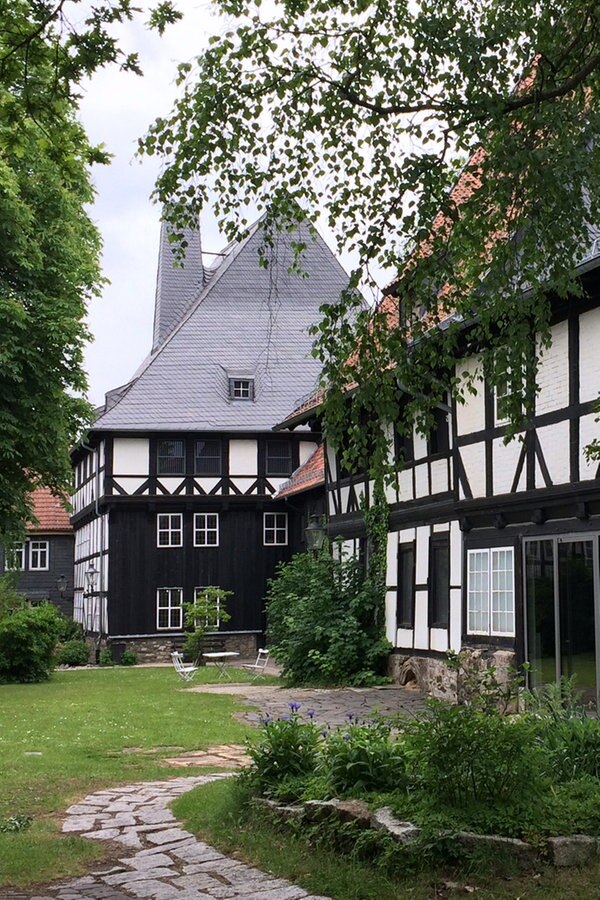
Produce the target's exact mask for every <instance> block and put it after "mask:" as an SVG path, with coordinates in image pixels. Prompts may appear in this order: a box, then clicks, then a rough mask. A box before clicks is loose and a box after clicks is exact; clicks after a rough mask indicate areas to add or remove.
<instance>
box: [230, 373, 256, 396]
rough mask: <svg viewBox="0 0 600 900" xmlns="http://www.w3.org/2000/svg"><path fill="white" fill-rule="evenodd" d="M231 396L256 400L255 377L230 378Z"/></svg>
mask: <svg viewBox="0 0 600 900" xmlns="http://www.w3.org/2000/svg"><path fill="white" fill-rule="evenodd" d="M229 397H230V399H231V400H254V379H253V378H230V379H229Z"/></svg>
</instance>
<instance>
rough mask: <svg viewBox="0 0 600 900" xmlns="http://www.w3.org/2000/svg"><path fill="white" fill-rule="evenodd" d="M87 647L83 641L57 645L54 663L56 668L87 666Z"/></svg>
mask: <svg viewBox="0 0 600 900" xmlns="http://www.w3.org/2000/svg"><path fill="white" fill-rule="evenodd" d="M88 661H89V651H88V646H87V644H86V643H85V642H84V641H81V640H72V641H66V642H65V643H64V644H59V646H58V649H57V651H56V654H55V657H54V662H55V664H56V665H57V666H87V664H88Z"/></svg>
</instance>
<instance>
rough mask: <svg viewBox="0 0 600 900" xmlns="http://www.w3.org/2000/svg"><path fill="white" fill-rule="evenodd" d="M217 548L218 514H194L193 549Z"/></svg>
mask: <svg viewBox="0 0 600 900" xmlns="http://www.w3.org/2000/svg"><path fill="white" fill-rule="evenodd" d="M218 546H219V513H194V547H218Z"/></svg>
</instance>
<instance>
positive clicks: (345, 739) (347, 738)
mask: <svg viewBox="0 0 600 900" xmlns="http://www.w3.org/2000/svg"><path fill="white" fill-rule="evenodd" d="M342 739H343V740H344V741H349V740H350V735H349V734H348V732H346V734H343V735H342Z"/></svg>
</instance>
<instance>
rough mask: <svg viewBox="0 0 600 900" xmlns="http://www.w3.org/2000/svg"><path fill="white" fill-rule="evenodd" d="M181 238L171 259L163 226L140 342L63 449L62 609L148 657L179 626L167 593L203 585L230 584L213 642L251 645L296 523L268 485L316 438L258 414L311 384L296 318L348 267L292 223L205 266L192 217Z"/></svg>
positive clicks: (283, 404) (307, 344)
mask: <svg viewBox="0 0 600 900" xmlns="http://www.w3.org/2000/svg"><path fill="white" fill-rule="evenodd" d="M293 240H294V241H297V240H301V241H303V242H304V243H305V244H306V251H305V252H304V255H303V258H302V269H303V273H302V276H299V275H297V274H294V273H292V272H291V271H290V269H291V264H292V262H293V258H292V249H291V244H292V241H293ZM187 242H188V246H187V250H186V257H185V265H184V267H183V268H181V267H173V252H172V244H171V243H170V242H169V235H168V232H167V229H166V227H165V226H163V229H162V232H161V243H160V251H159V265H158V278H157V288H156V299H155V318H154V335H153V346H152V350H151V353H150V355H149V356H148V357H147V359H146V360H145V361H144V362H143V363H142V365H141V366H140V367H139V369H138V370H137V372H136V373H135V375H134V377H133V378H132V380H131V381H130V382H129V383H128V384H126V385H124V386H123V387H120V388H117V389H115V390H114V391H111V392H110V393H109V394H108V395H107V396H106V402H105V404H104V407H103V408H102V409H101V410H99V413H98V417H97V419H96V422H95V424H94V426H93V428H92V430H91V432H90V434H89V436H88V438H87V439H86V443H85V444H82V445H81V446H80V447H79V448H77V450H76V451H75V452H74V454H73V464H74V470H75V489H74V496H73V526H74V529H75V617H76V618H77V619H78V620H80V621H81V622H82V623H83V624H84V626H85V628H86V630H87V631H88V632H92V633H95V634H97V635H100V636H105V637H106V638H107V639H108V641H109V642H110V643H113V644H120V645H121V647H123V646H127V647H128V648H131V649H135V650H137V652H138V653H141V654H142V656H147V657H154V658H156V657H158V656H162V657H165V655H166V653H167V652H168V651H169V650H170V649H171V648H172V645H173V643H174V642H177V640H180V639H181V636H182V630H183V611H182V605H183V604H184V603H186V602H190V601H192V600H193V598H194V596H195V595H196V594H197V593H198V592H201V591H202V590H203V588H205V587H207V586H218V587H220V588H223V589H225V590H228V591H232V592H233V596H232V597H231V599H230V600H229V601H228V603H227V611H228V613H229V614H230V616H231V619H230V620H229V621H228V622H227V623H226V624H225V623H222V624H221V627H220V632H221V634H222V636H223V638H224V640H225V642H226V645H227V648H228V649H235V650H239V651H240V652H242V653H244V654H251V653H254V652H255V650H256V646H257V644H259V641H260V636H261V634H262V632H263V630H264V596H265V589H266V583H267V580H268V578H270V577H271V576H272V575H273V574H274V572H275V568H276V566H277V564H278V563H279V562H280V561H281V560H285V559H288V558H289V557H290V555H291V553H292V552H293V551H294V550H295V549H296V548H298V547H299V546H301V537H302V536H301V529H302V528H303V525H304V523H303V522H302V520H301V517H295V515H294V511H293V509H291V508H290V507H289V506H288V505H287V504H286V502H285V500H284V499H280V500H278V499H277V498H276V497H275V494H276V492H277V491H278V489H279V488H280V487H281V486H282V485H283V484H284V483H285V482H286V481H287V479H288V478H289V477H290V475H291V473H292V472H293V471H294V470H295V469H296V468H297V467H298V466H299V465H301V464H302V463H304V462H305V461H306V460H307V459H308V458H309V457H310V456H311V454H312V453H313V451H314V449H315V447H316V446H317V443H318V440H319V435H318V434H315V433H313V432H312V431H311V429H310V428H309V427H305V428H304V429H303V430H299V431H296V432H295V433H294V434H287V435H286V434H278V433H275V432H273V430H272V429H273V426H274V425H275V424H276V423H277V422H278V421H280V420H281V419H282V418H283V416H284V414H285V412H286V411H287V410H288V409H289V408H290V405H291V404H290V399H291V398H295V397H297V398H300V397H302V396H303V395H306V394H307V393H309V392H310V391H311V390H312V389H313V387H314V384H315V381H316V379H317V377H318V365H317V363H316V361H315V360H313V359H312V357H311V353H310V351H311V338H310V335H309V331H308V329H309V326H310V325H311V324H312V323H313V322H315V321H316V320H317V319H318V317H319V307H320V306H321V304H323V303H325V302H333V301H334V300H335V299H336V298H337V297H338V296H339V294H340V291H341V290H342V289H343V288H344V287H345V286H346V284H347V281H348V279H347V275H346V274H345V272H344V271H343V270H342V268H341V267H340V265H339V264H338V262H337V261H336V259H335V258H334V257H333V255H332V254H331V252H330V251H329V249H328V248H327V246H326V245H325V243H324V242H323V240H322V239H321V238H320V237H319V236H316V237H313V236H312V235H311V234H310V233H309V232H308V230H307V229H301V233H300V234H298V233H296V234H292V235H284V234H281V235H276V236H275V238H274V241H273V242H270V243H269V244H268V245H267V244H264V241H263V236H262V232H261V229H260V227H259V226H258V225H256V226H254V227H253V228H252V229H251V230H250V232H249V234H248V236H247V237H246V238H245V239H244V240H242V241H241V242H240V243H235V244H232V245H230V246H229V247H227V248H226V250H225V251H224V253H223V254H220V255H218V256H217V257H216V259H217V262H216V263H214V264H213V265H211V266H204V264H203V257H202V250H201V245H200V234H199V232H198V231H191V232H190V233H189V234H188V235H187ZM261 248H262V252H263V253H264V254H266V258H267V261H268V266H267V267H264V266H262V265H261V264H260V259H259V251H261ZM90 572H91V573H92V576H93V577H91V578H90ZM86 573H87V574H86ZM86 579H87V581H86Z"/></svg>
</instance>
